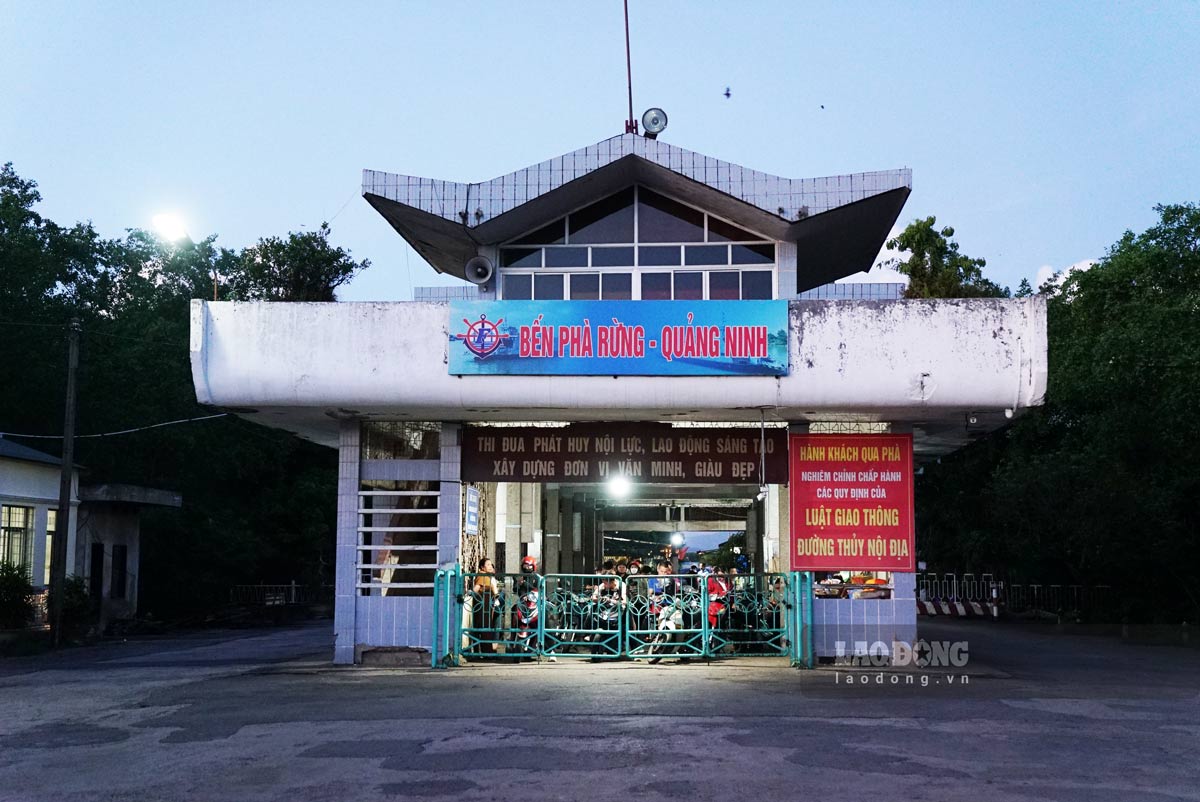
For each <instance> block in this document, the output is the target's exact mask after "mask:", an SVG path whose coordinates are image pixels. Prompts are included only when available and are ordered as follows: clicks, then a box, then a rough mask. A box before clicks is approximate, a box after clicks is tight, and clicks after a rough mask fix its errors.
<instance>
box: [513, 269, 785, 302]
mask: <svg viewBox="0 0 1200 802" xmlns="http://www.w3.org/2000/svg"><path fill="white" fill-rule="evenodd" d="M502 286H503V298H504V300H506V301H529V300H534V301H562V300H571V301H634V300H641V301H671V300H675V301H704V300H711V301H738V300H744V301H750V300H763V301H769V300H771V299H772V298H774V297H775V276H774V273H773V271H770V270H707V271H705V270H676V271H640V272H631V273H624V272H605V273H543V272H538V273H505V274H504V276H503V285H502Z"/></svg>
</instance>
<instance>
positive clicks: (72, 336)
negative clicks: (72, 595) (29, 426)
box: [50, 317, 98, 646]
mask: <svg viewBox="0 0 1200 802" xmlns="http://www.w3.org/2000/svg"><path fill="white" fill-rule="evenodd" d="M79 329H80V326H79V318H77V317H73V318H71V324H70V327H69V328H68V330H67V401H66V411H65V412H64V413H63V450H62V474H61V475H60V478H59V482H58V518H57V520H56V521H55V525H54V542H53V544H52V550H51V554H50V635H51V638H52V641H53V644H54V645H55V646H58V645H60V644H61V643H62V612H63V593H64V591H65V590H66V588H65V586H66V584H67V537H68V535H69V533H70V531H71V490H72V484H73V479H74V476H75V373H76V371H77V369H78V368H79ZM93 579H94V580H95V579H98V578H93Z"/></svg>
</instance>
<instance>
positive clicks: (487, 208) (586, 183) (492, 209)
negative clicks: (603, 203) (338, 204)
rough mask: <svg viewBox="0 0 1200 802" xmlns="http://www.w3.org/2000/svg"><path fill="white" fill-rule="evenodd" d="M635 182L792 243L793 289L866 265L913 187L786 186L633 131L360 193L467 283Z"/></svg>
mask: <svg viewBox="0 0 1200 802" xmlns="http://www.w3.org/2000/svg"><path fill="white" fill-rule="evenodd" d="M633 184H640V185H642V186H646V187H649V188H650V189H653V190H655V191H657V192H661V193H663V194H665V195H669V196H672V197H674V198H676V199H678V200H681V201H684V202H686V203H690V204H692V205H694V206H697V207H699V208H702V209H704V210H706V211H708V212H710V213H712V214H715V215H717V216H718V217H723V218H725V219H727V220H729V221H730V222H733V223H736V224H737V225H739V226H742V227H744V228H747V229H749V230H751V231H753V232H755V233H757V234H760V235H762V236H763V237H764V238H767V239H772V240H776V241H780V242H794V243H796V245H797V249H798V256H799V257H801V258H799V259H798V260H797V265H798V266H797V288H796V291H797V292H803V291H804V290H807V289H811V288H812V287H816V286H820V285H821V284H825V283H828V282H830V281H833V280H834V279H837V278H841V277H843V276H848V275H850V274H852V273H857V272H859V271H863V270H869V269H870V268H871V266H872V263H873V260H874V258H875V256H876V254H877V253H878V252H879V248H880V247H881V246H882V245H883V243H884V241H885V240H886V238H887V235H888V232H889V231H890V230H891V227H892V225H893V224H894V223H895V221H896V218H897V217H898V216H899V214H900V209H901V208H902V207H903V205H904V202H905V200H906V199H907V198H908V195H909V193H910V192H911V189H912V173H911V171H909V170H907V169H903V170H889V171H882V172H873V173H855V174H851V175H843V176H832V177H825V178H807V179H790V178H782V177H780V176H775V175H770V174H768V173H763V172H759V171H757V170H750V169H748V168H745V167H742V166H740V165H737V164H732V163H730V162H724V161H721V160H719V159H714V158H712V157H709V156H703V155H701V154H699V153H694V152H692V151H689V150H685V149H683V148H679V147H676V146H674V145H671V144H669V143H666V142H663V141H661V140H651V139H646V138H645V137H641V136H637V135H634V134H623V135H621V136H617V137H613V138H611V139H606V140H604V141H602V142H599V143H597V144H596V145H592V146H590V147H587V148H582V149H580V150H577V151H573V152H572V153H568V154H564V155H563V156H559V157H557V158H556V159H551V160H549V161H546V162H542V163H541V164H537V165H533V166H531V167H527V168H524V169H523V170H518V171H516V172H513V173H509V174H507V175H503V176H500V177H498V178H494V179H492V180H490V181H484V182H481V183H477V184H471V183H466V184H465V183H459V182H454V181H442V180H438V179H432V178H421V177H417V176H406V175H398V174H393V173H384V172H378V171H374V170H364V171H363V187H362V191H363V196H364V197H365V198H366V200H367V202H368V203H370V204H371V206H372V207H374V208H375V209H376V210H377V211H378V212H379V213H380V214H381V215H382V216H383V218H384V219H385V220H387V221H388V223H389V224H390V225H391V226H392V227H393V228H394V229H395V230H396V231H397V232H398V233H399V234H400V235H401V236H402V237H404V239H405V240H406V241H407V242H408V243H409V244H410V245H411V246H412V247H413V249H414V250H416V251H417V253H418V254H420V255H421V257H422V258H424V259H425V260H426V261H428V262H429V263H430V264H431V265H432V266H433V267H434V269H435V270H437V271H438V272H442V273H447V274H450V275H453V276H457V277H459V278H463V277H464V274H463V266H464V265H465V264H466V261H467V260H468V259H469V258H471V257H472V256H475V255H476V254H477V253H479V251H480V249H481V248H486V247H491V246H495V245H498V244H501V243H504V242H507V241H510V240H512V239H514V238H516V237H518V236H520V235H522V234H524V233H526V232H528V231H531V230H533V229H536V228H539V227H540V226H542V225H544V224H545V223H548V222H550V221H552V220H554V219H556V218H559V217H562V216H563V215H565V214H567V213H569V212H571V211H573V210H575V209H578V208H580V207H582V206H586V205H587V204H589V203H591V202H593V201H596V200H599V199H600V198H603V197H605V196H606V195H610V194H612V193H614V192H617V191H619V190H621V189H624V188H626V187H628V186H631V185H633Z"/></svg>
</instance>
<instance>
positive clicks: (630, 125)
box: [625, 0, 638, 134]
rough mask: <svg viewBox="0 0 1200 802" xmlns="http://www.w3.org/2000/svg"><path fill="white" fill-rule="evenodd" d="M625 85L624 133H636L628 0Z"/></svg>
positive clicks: (627, 2)
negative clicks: (626, 107) (626, 104)
mask: <svg viewBox="0 0 1200 802" xmlns="http://www.w3.org/2000/svg"><path fill="white" fill-rule="evenodd" d="M625 85H626V87H628V89H629V118H628V119H626V120H625V133H627V134H636V133H637V132H638V125H637V121H636V120H635V119H633V62H632V60H631V59H630V56H629V0H625Z"/></svg>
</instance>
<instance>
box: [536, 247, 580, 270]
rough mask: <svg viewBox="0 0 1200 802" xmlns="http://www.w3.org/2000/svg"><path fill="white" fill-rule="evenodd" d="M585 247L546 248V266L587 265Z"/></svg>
mask: <svg viewBox="0 0 1200 802" xmlns="http://www.w3.org/2000/svg"><path fill="white" fill-rule="evenodd" d="M587 256H588V249H587V248H547V249H546V267H587V266H588V264H587Z"/></svg>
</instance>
